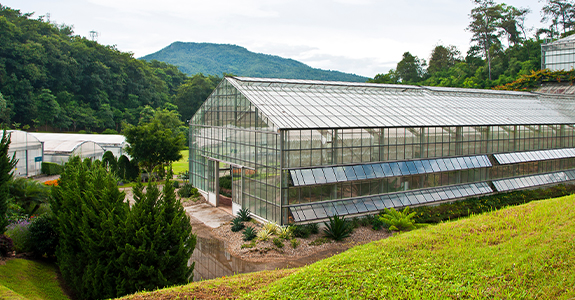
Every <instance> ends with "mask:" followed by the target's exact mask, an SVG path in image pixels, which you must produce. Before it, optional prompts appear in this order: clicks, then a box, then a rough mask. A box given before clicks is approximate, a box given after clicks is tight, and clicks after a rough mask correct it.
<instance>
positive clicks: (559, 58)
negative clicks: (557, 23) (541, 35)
mask: <svg viewBox="0 0 575 300" xmlns="http://www.w3.org/2000/svg"><path fill="white" fill-rule="evenodd" d="M574 66H575V34H574V35H570V36H568V37H565V38H562V39H558V40H556V41H554V42H551V43H547V44H542V45H541V69H549V70H551V71H561V70H565V71H569V70H571V69H573V67H574Z"/></svg>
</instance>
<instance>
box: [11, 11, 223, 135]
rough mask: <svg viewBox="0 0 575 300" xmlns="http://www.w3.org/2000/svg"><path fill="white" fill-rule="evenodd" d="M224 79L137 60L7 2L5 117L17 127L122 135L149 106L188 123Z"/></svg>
mask: <svg viewBox="0 0 575 300" xmlns="http://www.w3.org/2000/svg"><path fill="white" fill-rule="evenodd" d="M221 79H222V78H220V77H218V76H204V75H202V74H196V75H194V76H187V75H186V74H184V73H182V72H180V71H179V70H178V68H177V67H176V66H173V65H169V64H166V63H162V62H159V61H152V62H146V61H142V60H137V59H135V58H134V57H133V55H132V54H131V53H125V52H121V51H118V50H117V49H116V48H115V47H114V46H104V45H100V44H98V43H97V42H95V41H92V40H90V39H87V38H85V37H81V36H78V35H74V33H73V31H72V28H71V27H70V26H66V25H58V24H53V23H48V22H45V21H43V19H42V17H38V18H36V19H34V18H32V15H31V14H23V13H21V12H20V11H19V10H15V9H11V8H8V7H6V6H0V108H1V113H0V122H1V123H3V124H4V125H5V126H9V127H11V128H14V129H18V128H20V129H24V130H27V129H36V130H43V131H64V132H65V131H73V132H77V131H81V130H83V131H86V132H103V131H105V130H106V129H107V130H108V132H120V131H121V125H122V123H123V122H125V123H127V124H134V125H135V124H137V123H138V121H139V118H140V114H141V112H142V111H143V110H144V109H146V107H148V108H151V109H158V108H166V109H171V110H177V111H178V113H179V114H180V116H181V120H182V121H186V120H187V119H190V118H191V116H192V115H193V113H194V112H195V111H196V109H197V108H198V107H199V106H200V105H201V104H202V103H203V101H204V100H205V99H206V98H207V96H208V95H209V94H210V93H211V91H212V90H213V89H214V88H215V86H216V85H217V84H218V83H219V81H220V80H221Z"/></svg>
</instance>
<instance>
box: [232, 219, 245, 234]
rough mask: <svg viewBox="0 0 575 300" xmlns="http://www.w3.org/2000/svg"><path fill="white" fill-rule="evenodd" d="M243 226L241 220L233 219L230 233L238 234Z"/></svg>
mask: <svg viewBox="0 0 575 300" xmlns="http://www.w3.org/2000/svg"><path fill="white" fill-rule="evenodd" d="M244 227H245V225H244V224H243V223H242V219H240V218H234V219H233V220H232V231H233V232H238V231H240V230H242V229H244Z"/></svg>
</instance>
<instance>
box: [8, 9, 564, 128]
mask: <svg viewBox="0 0 575 300" xmlns="http://www.w3.org/2000/svg"><path fill="white" fill-rule="evenodd" d="M472 2H473V3H474V4H475V7H474V8H473V9H472V10H471V12H470V14H469V19H470V22H469V25H468V27H467V28H466V29H465V30H467V31H469V32H470V33H471V34H472V38H471V41H470V42H471V45H472V46H471V47H470V49H469V51H468V52H467V53H466V54H465V55H463V54H462V53H461V51H460V50H459V49H457V48H456V47H455V46H451V45H441V44H438V45H436V46H435V47H434V49H433V51H432V52H431V53H430V55H429V58H428V59H426V58H419V57H417V56H414V55H412V54H411V53H410V52H405V53H404V54H403V57H402V59H401V61H399V62H398V63H397V66H396V68H395V69H392V70H390V71H389V72H387V73H381V74H377V75H375V76H374V78H372V79H369V80H368V82H375V83H393V84H413V85H425V86H448V87H464V88H479V89H490V88H499V89H518V90H529V89H533V88H535V87H536V86H537V83H538V82H541V81H542V80H550V79H551V80H553V79H557V76H559V75H560V79H563V80H573V78H574V77H575V76H574V75H575V73H574V72H573V71H572V70H567V71H565V72H563V73H561V74H559V75H557V74H556V73H553V72H548V71H542V70H540V68H541V44H542V43H544V42H546V41H547V42H548V41H551V40H554V39H557V38H559V37H564V36H568V35H570V34H572V33H573V32H574V31H573V29H574V25H575V1H573V0H567V1H562V0H546V2H545V6H544V7H543V10H542V11H541V15H542V19H541V22H542V23H541V25H542V28H539V29H533V28H526V26H525V18H526V15H527V14H528V13H529V12H530V10H529V8H516V7H513V6H510V5H506V4H502V3H501V4H499V3H496V2H494V1H492V0H473V1H472ZM546 24H550V25H546ZM462 30H463V29H462ZM232 71H233V70H232ZM232 71H229V72H232ZM223 75H225V73H224V74H222V76H223ZM221 80H222V77H220V76H218V75H203V74H202V73H197V74H194V75H187V74H185V73H183V72H181V71H180V70H179V69H178V67H177V66H175V65H171V64H168V63H165V62H160V61H158V60H151V61H146V60H139V59H136V58H134V56H133V54H132V53H129V52H128V53H126V52H121V51H119V50H118V49H116V48H115V47H114V46H105V45H101V44H99V43H97V42H96V41H93V40H90V39H88V38H86V37H82V36H79V35H75V34H74V32H73V30H72V27H71V26H67V25H64V24H56V23H50V22H47V21H45V20H44V18H43V16H38V17H33V15H32V14H29V13H22V12H20V11H19V10H16V9H12V8H9V7H6V6H1V5H0V123H2V124H3V126H5V127H10V128H12V129H23V130H41V131H50V132H97V133H102V132H104V133H116V132H121V131H122V124H132V125H136V124H138V122H139V120H140V118H141V117H142V116H145V115H149V114H150V113H153V111H155V110H158V109H166V110H170V111H174V112H175V113H177V115H179V117H180V121H183V122H185V121H186V120H189V119H190V118H191V117H192V116H193V114H194V113H195V111H196V110H197V109H198V108H199V106H200V105H201V104H202V103H203V101H204V100H205V99H206V98H207V97H208V96H209V94H210V93H211V92H212V90H213V89H214V88H215V87H216V86H217V84H218V83H219V82H220V81H221Z"/></svg>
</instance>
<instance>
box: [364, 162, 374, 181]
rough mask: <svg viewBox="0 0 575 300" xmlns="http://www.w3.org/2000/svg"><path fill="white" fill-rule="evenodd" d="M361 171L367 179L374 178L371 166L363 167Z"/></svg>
mask: <svg viewBox="0 0 575 300" xmlns="http://www.w3.org/2000/svg"><path fill="white" fill-rule="evenodd" d="M363 170H364V171H365V175H366V177H367V179H372V178H376V176H375V171H374V170H373V167H372V165H363Z"/></svg>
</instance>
